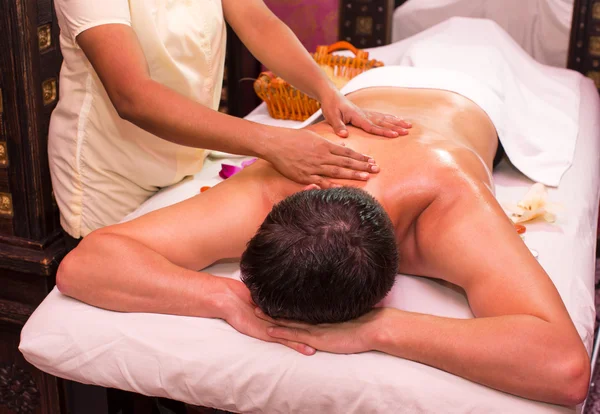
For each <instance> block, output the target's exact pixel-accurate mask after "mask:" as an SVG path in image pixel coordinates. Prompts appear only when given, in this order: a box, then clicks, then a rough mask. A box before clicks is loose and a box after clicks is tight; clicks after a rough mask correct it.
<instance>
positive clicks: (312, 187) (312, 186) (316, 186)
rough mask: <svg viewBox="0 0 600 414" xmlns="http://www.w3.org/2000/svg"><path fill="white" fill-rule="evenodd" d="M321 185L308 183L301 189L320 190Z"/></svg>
mask: <svg viewBox="0 0 600 414" xmlns="http://www.w3.org/2000/svg"><path fill="white" fill-rule="evenodd" d="M320 189H321V187H319V186H318V185H317V184H309V185H307V186H306V187H304V188H303V189H302V191H307V190H320Z"/></svg>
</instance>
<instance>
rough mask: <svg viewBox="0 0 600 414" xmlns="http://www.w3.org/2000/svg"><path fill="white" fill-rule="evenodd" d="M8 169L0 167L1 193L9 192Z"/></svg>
mask: <svg viewBox="0 0 600 414" xmlns="http://www.w3.org/2000/svg"><path fill="white" fill-rule="evenodd" d="M9 192H10V186H9V185H8V169H6V168H2V167H0V193H9Z"/></svg>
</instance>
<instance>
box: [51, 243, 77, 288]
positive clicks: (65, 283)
mask: <svg viewBox="0 0 600 414" xmlns="http://www.w3.org/2000/svg"><path fill="white" fill-rule="evenodd" d="M77 256H78V255H77V252H76V251H75V250H73V251H71V252H70V253H69V254H67V255H66V256H65V258H64V259H63V260H62V261H61V262H60V265H59V266H58V270H57V272H56V287H57V288H58V290H59V291H60V293H62V294H63V295H67V296H73V289H74V287H76V286H77V275H78V273H79V272H78V265H77V263H78V257H77Z"/></svg>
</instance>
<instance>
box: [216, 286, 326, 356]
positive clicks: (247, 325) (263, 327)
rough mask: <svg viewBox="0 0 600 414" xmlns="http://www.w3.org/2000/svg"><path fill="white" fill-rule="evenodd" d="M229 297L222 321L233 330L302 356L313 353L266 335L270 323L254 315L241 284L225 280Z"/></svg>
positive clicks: (247, 294) (303, 347) (295, 344)
mask: <svg viewBox="0 0 600 414" xmlns="http://www.w3.org/2000/svg"><path fill="white" fill-rule="evenodd" d="M226 283H227V285H228V287H229V291H230V295H228V296H227V300H226V301H225V303H224V305H223V308H224V309H223V311H224V316H223V319H225V321H226V322H227V323H229V324H230V325H231V326H232V327H233V328H235V330H237V331H238V332H240V333H243V334H244V335H248V336H252V337H254V338H258V339H261V340H263V341H267V342H278V343H280V344H283V345H285V346H287V347H290V348H292V349H293V350H295V351H298V352H300V353H302V354H306V353H307V352H312V353H314V350H312V349H310V348H308V347H307V346H306V345H304V344H302V343H299V342H295V341H290V340H287V339H282V338H275V337H272V336H270V335H269V334H268V333H267V329H268V328H269V326H271V323H269V322H267V321H265V320H263V319H260V318H258V317H257V316H256V314H255V313H254V308H255V307H256V305H255V304H254V302H252V298H251V297H250V291H249V290H248V288H247V287H246V285H244V284H243V283H242V282H240V281H238V280H234V279H227V280H226Z"/></svg>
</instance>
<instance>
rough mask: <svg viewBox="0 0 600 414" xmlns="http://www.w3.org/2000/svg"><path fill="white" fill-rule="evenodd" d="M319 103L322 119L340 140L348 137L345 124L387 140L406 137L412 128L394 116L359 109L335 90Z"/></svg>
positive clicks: (409, 124)
mask: <svg viewBox="0 0 600 414" xmlns="http://www.w3.org/2000/svg"><path fill="white" fill-rule="evenodd" d="M320 101H321V109H322V110H323V117H324V118H325V120H326V121H327V122H328V123H329V125H331V126H332V127H333V130H334V131H335V133H336V134H337V135H338V136H340V137H342V138H346V137H348V129H347V128H346V125H347V124H350V125H354V126H355V127H357V128H360V129H362V130H364V131H366V132H368V133H370V134H374V135H380V136H384V137H387V138H396V137H399V136H402V135H408V129H410V128H411V127H412V125H411V123H410V122H407V121H404V120H403V119H400V118H398V117H396V116H394V115H387V114H382V113H379V112H373V111H365V110H363V109H360V108H359V107H358V106H356V105H354V104H353V103H352V102H351V101H350V100H349V99H348V98H346V97H345V96H344V95H342V94H341V93H339V92H338V91H337V90H334V91H331V92H329V93H328V95H326V96H325V97H323V98H321V100H320Z"/></svg>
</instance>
